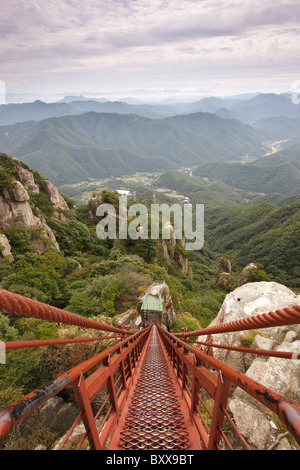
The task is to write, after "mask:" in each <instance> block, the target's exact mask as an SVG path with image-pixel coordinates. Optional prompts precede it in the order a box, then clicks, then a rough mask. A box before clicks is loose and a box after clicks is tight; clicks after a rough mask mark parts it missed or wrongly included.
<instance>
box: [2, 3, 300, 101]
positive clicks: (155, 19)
mask: <svg viewBox="0 0 300 470" xmlns="http://www.w3.org/2000/svg"><path fill="white" fill-rule="evenodd" d="M0 7H1V13H0V35H1V41H0V81H1V83H0V92H1V85H2V91H3V89H4V87H6V91H7V93H36V94H41V95H45V96H50V95H54V94H60V93H61V94H65V93H86V94H87V93H90V94H94V95H95V96H96V94H97V93H99V94H100V95H101V93H102V95H103V96H104V94H105V93H106V94H108V93H109V92H114V93H115V92H121V93H123V95H124V96H126V94H129V93H130V92H132V90H140V89H143V90H145V91H146V92H148V94H149V96H150V95H152V97H153V96H154V94H156V96H160V97H162V98H163V97H167V96H170V95H172V93H173V94H175V93H177V94H180V93H181V94H182V95H185V96H188V95H190V96H192V95H196V94H197V93H198V94H199V93H200V94H201V93H203V94H214V95H222V94H231V93H242V92H248V91H274V92H280V91H288V90H290V89H291V87H292V84H293V83H294V82H295V81H298V80H300V5H299V0H275V1H274V0H265V1H261V0H81V1H79V0H0ZM131 94H132V95H134V93H133V92H132V93H131ZM135 95H136V96H138V93H137V92H135Z"/></svg>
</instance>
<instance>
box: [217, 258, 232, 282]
mask: <svg viewBox="0 0 300 470" xmlns="http://www.w3.org/2000/svg"><path fill="white" fill-rule="evenodd" d="M233 283H234V278H233V276H232V275H231V262H230V259H229V258H227V256H223V257H222V258H221V260H220V265H219V274H218V276H217V280H216V284H217V285H218V286H219V287H221V288H222V289H227V288H229V287H231V286H232V285H233Z"/></svg>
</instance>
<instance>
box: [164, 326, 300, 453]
mask: <svg viewBox="0 0 300 470" xmlns="http://www.w3.org/2000/svg"><path fill="white" fill-rule="evenodd" d="M158 331H159V333H160V335H161V336H162V338H163V339H164V343H165V346H166V348H167V349H168V354H169V356H170V360H171V361H173V366H174V367H175V368H177V370H178V371H179V374H178V375H179V377H180V376H181V377H180V378H181V379H182V372H181V371H182V369H183V364H185V367H187V368H188V370H189V371H190V372H191V374H192V375H193V377H194V379H193V380H194V381H197V382H198V385H200V386H201V387H203V388H205V389H206V391H207V392H208V393H209V395H210V396H211V398H213V400H214V401H215V400H216V397H217V395H218V390H219V385H218V384H216V386H213V387H212V383H213V380H214V377H215V375H214V374H213V373H212V372H211V371H210V370H208V369H206V371H207V372H206V375H205V374H203V369H204V368H211V369H212V370H214V371H218V372H220V373H221V374H222V377H223V380H226V381H230V382H231V383H232V384H234V385H236V386H238V387H239V388H241V389H242V390H244V391H245V392H246V393H248V394H249V395H251V396H252V397H253V398H255V399H256V400H257V401H258V402H260V403H261V404H263V405H264V406H265V407H266V408H269V409H270V410H271V411H273V412H274V413H276V414H277V416H278V417H279V419H280V420H281V421H282V422H283V423H284V424H285V425H286V426H287V428H288V429H289V431H290V432H291V434H292V435H293V436H294V438H295V440H296V441H297V443H298V444H299V445H300V408H299V407H298V406H297V405H296V404H295V403H293V402H291V401H290V400H288V399H286V398H284V397H282V396H280V395H279V394H278V393H276V392H275V391H273V390H271V389H269V388H268V387H266V386H264V385H262V384H260V383H258V382H256V381H254V380H253V379H251V378H250V377H248V376H247V375H245V374H242V373H241V372H238V371H236V370H235V369H233V368H232V367H230V366H228V365H227V364H225V363H223V362H221V361H219V360H217V359H215V358H214V357H211V356H209V355H207V354H205V353H204V352H202V351H200V350H199V349H197V348H194V347H191V346H189V345H188V344H187V343H186V342H185V341H183V340H181V339H179V338H178V337H176V336H174V335H172V334H170V333H168V332H166V331H164V330H163V329H162V328H160V327H159V326H158ZM192 355H194V357H195V358H196V360H198V361H199V364H198V365H197V366H196V367H195V366H194V365H192V362H191V359H190V358H191V357H192ZM174 357H175V360H174ZM196 389H197V387H196V386H195V384H194V386H193V390H192V394H191V396H189V395H188V394H185V397H186V399H187V402H188V403H190V404H192V403H194V402H195V401H197V400H195V397H194V396H193V393H195V390H196ZM197 399H198V398H197ZM190 406H191V412H192V413H193V412H194V411H195V406H194V405H193V406H192V405H190ZM222 407H223V408H224V409H226V405H225V404H224V403H222ZM214 409H215V408H214ZM218 411H219V410H218ZM195 418H196V416H195V415H193V419H194V422H195V424H196V423H197V422H198V421H197V418H196V421H195ZM198 429H199V433H200V435H201V440H202V442H204V447H205V448H208V445H209V441H208V435H207V432H206V431H205V430H204V429H203V428H202V427H201V426H200V425H199V426H198ZM214 432H215V430H213V429H210V432H209V434H210V435H212V434H213V433H214ZM214 446H215V447H216V444H215V443H214Z"/></svg>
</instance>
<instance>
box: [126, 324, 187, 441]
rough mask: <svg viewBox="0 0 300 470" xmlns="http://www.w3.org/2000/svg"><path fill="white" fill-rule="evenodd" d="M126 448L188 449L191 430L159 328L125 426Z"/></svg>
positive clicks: (150, 344)
mask: <svg viewBox="0 0 300 470" xmlns="http://www.w3.org/2000/svg"><path fill="white" fill-rule="evenodd" d="M119 446H120V448H121V449H123V450H159V449H163V450H186V449H189V448H190V441H189V433H188V431H187V429H186V426H185V421H184V417H183V415H182V411H181V407H180V404H179V401H178V396H177V394H176V390H175V387H174V385H173V382H172V378H171V375H170V365H169V364H168V362H167V360H166V357H165V355H164V352H163V349H162V345H161V343H160V341H159V338H158V335H157V332H156V328H155V327H154V328H153V331H152V336H151V339H150V342H149V345H148V348H147V350H146V353H145V357H144V360H143V364H142V367H141V370H140V375H139V378H138V380H137V384H136V388H135V392H134V396H133V399H132V401H131V404H130V406H129V412H128V414H127V416H126V418H125V426H124V428H123V430H122V431H121V433H120V442H119Z"/></svg>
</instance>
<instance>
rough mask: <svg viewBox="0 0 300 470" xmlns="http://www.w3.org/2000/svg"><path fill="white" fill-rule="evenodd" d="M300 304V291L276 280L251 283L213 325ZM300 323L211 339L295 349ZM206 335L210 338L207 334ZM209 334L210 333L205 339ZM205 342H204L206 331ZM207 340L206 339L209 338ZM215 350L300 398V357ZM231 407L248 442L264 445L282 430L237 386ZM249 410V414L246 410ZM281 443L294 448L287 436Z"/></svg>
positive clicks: (229, 298)
mask: <svg viewBox="0 0 300 470" xmlns="http://www.w3.org/2000/svg"><path fill="white" fill-rule="evenodd" d="M299 304H300V295H299V294H296V293H294V292H293V291H291V290H290V289H288V288H287V287H286V286H284V285H281V284H278V283H276V282H252V283H248V284H245V285H243V286H241V287H238V288H237V289H235V290H234V291H233V292H231V293H230V294H228V295H227V296H226V298H225V300H224V302H223V305H222V308H221V309H220V312H219V313H218V315H217V317H216V318H215V319H214V320H213V322H212V323H211V325H218V324H221V323H227V322H229V321H234V320H240V319H243V318H249V317H252V316H254V315H258V314H262V313H268V312H271V311H275V310H279V309H282V308H286V307H292V306H294V305H299ZM299 334H300V325H297V324H296V325H289V326H284V327H270V328H263V329H257V330H249V331H246V332H233V333H226V334H216V335H213V336H212V342H213V343H215V344H223V345H227V346H244V347H245V346H246V345H247V346H249V347H251V348H258V349H266V350H278V351H290V352H296V351H297V350H298V348H299V347H300V341H299V339H298V338H299ZM204 338H205V337H204ZM206 339H208V338H206ZM199 340H200V341H203V336H202V337H201V339H200V338H199ZM204 340H205V339H204ZM213 355H214V357H216V358H217V359H219V360H221V361H222V362H224V363H226V364H228V365H229V366H231V367H233V368H234V369H236V370H238V371H240V372H242V373H245V374H246V375H247V376H249V377H251V378H252V379H253V380H255V381H256V382H259V383H260V384H262V385H265V386H266V387H268V388H270V389H271V390H273V391H275V392H277V393H278V394H280V395H281V396H284V397H285V398H289V399H291V400H292V401H294V402H298V403H300V361H299V360H287V359H281V358H275V357H268V356H257V355H253V354H247V353H245V354H241V353H240V352H235V351H230V350H225V349H219V348H213ZM229 409H230V411H231V413H232V415H233V417H234V420H235V421H236V423H237V424H238V427H239V429H240V430H241V431H242V433H243V435H244V436H245V437H246V438H247V440H248V442H249V443H250V444H251V445H253V446H254V447H255V448H257V449H265V448H267V447H268V446H269V445H270V444H272V442H273V441H274V440H275V438H276V436H277V435H278V433H279V430H278V429H277V427H276V425H275V424H274V422H273V421H272V417H271V413H270V412H266V409H265V407H263V406H262V405H260V404H259V403H258V402H257V401H256V400H255V399H254V398H252V397H251V396H249V395H248V394H246V393H245V392H244V391H243V390H242V389H240V388H239V387H237V388H236V389H235V390H234V391H233V393H232V395H231V400H230V403H229ZM245 409H247V410H248V411H247V413H245ZM285 441H286V439H285V440H284V441H282V442H281V444H280V445H281V448H289V447H290V446H289V444H288V442H287V441H286V442H285Z"/></svg>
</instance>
